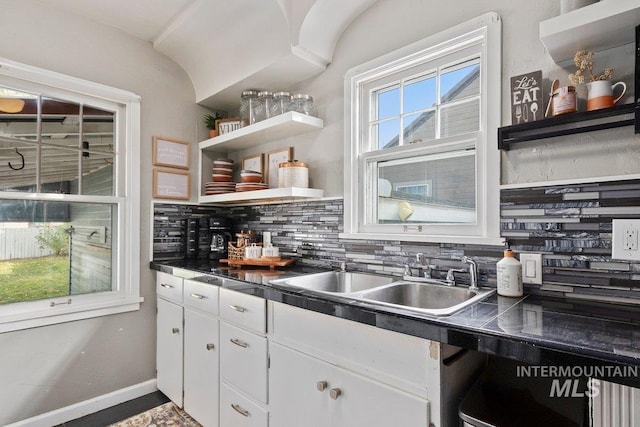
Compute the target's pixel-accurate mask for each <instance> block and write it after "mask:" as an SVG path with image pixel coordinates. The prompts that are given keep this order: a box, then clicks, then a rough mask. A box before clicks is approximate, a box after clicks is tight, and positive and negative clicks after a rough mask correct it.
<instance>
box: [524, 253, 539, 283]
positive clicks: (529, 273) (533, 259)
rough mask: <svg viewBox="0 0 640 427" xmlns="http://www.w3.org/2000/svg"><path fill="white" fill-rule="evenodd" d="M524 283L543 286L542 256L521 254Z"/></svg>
mask: <svg viewBox="0 0 640 427" xmlns="http://www.w3.org/2000/svg"><path fill="white" fill-rule="evenodd" d="M520 263H521V264H522V282H523V283H531V284H536V285H542V254H535V253H520Z"/></svg>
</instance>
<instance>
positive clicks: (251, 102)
mask: <svg viewBox="0 0 640 427" xmlns="http://www.w3.org/2000/svg"><path fill="white" fill-rule="evenodd" d="M257 103H258V92H256V91H255V90H245V91H243V92H242V96H241V97H240V127H245V126H249V125H252V124H254V123H255V122H256V105H257Z"/></svg>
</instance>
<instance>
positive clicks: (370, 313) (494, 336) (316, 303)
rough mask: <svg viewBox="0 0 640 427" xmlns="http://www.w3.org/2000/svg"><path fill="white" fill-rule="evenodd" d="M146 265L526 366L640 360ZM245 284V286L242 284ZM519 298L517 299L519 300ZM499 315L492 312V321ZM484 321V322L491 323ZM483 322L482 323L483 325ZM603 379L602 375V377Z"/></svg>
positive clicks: (638, 382) (638, 381)
mask: <svg viewBox="0 0 640 427" xmlns="http://www.w3.org/2000/svg"><path fill="white" fill-rule="evenodd" d="M150 266H151V269H152V270H156V271H162V272H165V273H169V274H171V273H172V272H173V269H174V268H178V269H181V270H189V271H193V272H194V273H196V274H197V275H196V276H195V277H194V278H193V279H192V280H196V281H203V282H207V280H206V278H207V277H218V278H223V279H227V280H232V281H235V282H242V284H243V286H242V287H241V288H240V287H237V286H236V287H232V289H234V290H236V291H239V292H245V293H250V294H252V295H255V296H260V297H263V298H265V299H267V300H270V301H275V302H280V303H283V304H287V305H291V306H294V307H298V308H303V309H306V310H311V311H314V312H317V313H322V314H327V315H330V316H336V317H340V318H343V319H346V320H352V321H356V322H358V323H363V324H366V325H370V326H375V327H378V328H381V329H386V330H390V331H393V332H399V333H403V334H407V335H411V336H415V337H418V338H424V339H430V340H433V341H438V342H441V343H445V344H450V345H454V346H457V347H462V348H466V349H469V350H474V351H478V352H481V353H485V354H489V355H493V356H498V357H504V358H508V359H512V360H517V361H520V362H523V363H528V364H531V365H541V366H545V365H556V366H577V365H580V366H608V365H614V366H619V367H624V366H634V367H640V358H634V357H632V356H626V355H622V354H615V353H612V352H607V351H602V350H597V349H591V348H587V347H582V346H576V345H568V344H561V343H556V342H550V341H547V340H544V339H541V338H536V337H533V336H527V337H522V336H518V335H511V334H508V333H506V332H505V333H498V332H496V331H493V330H487V329H486V328H483V326H468V325H461V324H452V323H448V322H447V321H446V319H447V317H444V318H438V317H430V316H420V315H413V314H412V313H410V312H405V311H402V312H397V311H393V310H390V309H386V308H383V307H372V306H369V305H367V304H365V305H363V304H359V303H356V302H355V301H353V300H349V299H346V298H341V297H338V296H336V297H333V296H324V295H318V294H310V293H306V292H304V291H300V292H297V291H295V290H292V289H286V290H285V289H282V288H278V287H273V286H269V285H263V284H258V283H253V282H248V281H243V280H241V279H238V278H234V277H228V276H224V275H218V274H216V273H215V272H211V273H204V272H202V271H200V270H192V269H189V268H188V267H182V266H171V265H167V264H163V263H161V262H151V263H150ZM246 285H248V286H246ZM524 299H525V298H523V299H522V300H524ZM496 317H498V315H496V316H494V317H493V318H492V319H490V320H493V319H495V318H496ZM490 320H489V321H490ZM486 323H487V322H485V324H486ZM603 379H607V378H603ZM611 381H614V382H617V383H620V384H625V385H630V386H633V387H640V378H629V377H616V378H612V379H611Z"/></svg>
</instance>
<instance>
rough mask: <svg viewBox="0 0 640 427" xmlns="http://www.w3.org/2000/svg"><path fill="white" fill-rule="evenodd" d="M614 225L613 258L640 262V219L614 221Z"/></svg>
mask: <svg viewBox="0 0 640 427" xmlns="http://www.w3.org/2000/svg"><path fill="white" fill-rule="evenodd" d="M612 224H613V233H612V239H611V240H612V241H611V246H612V250H611V258H613V259H620V260H628V261H640V249H638V235H639V234H640V219H614V220H613V221H612Z"/></svg>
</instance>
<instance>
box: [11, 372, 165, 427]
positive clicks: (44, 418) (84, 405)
mask: <svg viewBox="0 0 640 427" xmlns="http://www.w3.org/2000/svg"><path fill="white" fill-rule="evenodd" d="M156 385H157V384H156V380H155V379H153V380H149V381H145V382H143V383H139V384H135V385H132V386H130V387H126V388H122V389H120V390H116V391H112V392H111V393H107V394H103V395H102V396H97V397H94V398H92V399H89V400H85V401H83V402H78V403H74V404H73V405H69V406H65V407H64V408H60V409H56V410H53V411H51V412H47V413H45V414H41V415H37V416H35V417H31V418H27V419H26V420H22V421H18V422H16V423H13V424H9V425H8V426H6V427H51V426H55V425H58V424H62V423H66V422H67V421H71V420H75V419H76V418H80V417H84V416H85V415H89V414H93V413H94V412H98V411H101V410H103V409H106V408H110V407H111V406H115V405H118V404H120V403H124V402H127V401H129V400H131V399H135V398H137V397H140V396H144V395H145V394H149V393H153V392H155V391H156V390H158V388H157V386H156Z"/></svg>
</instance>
